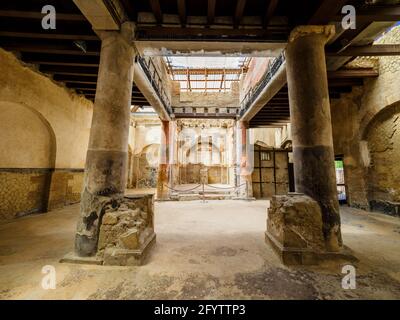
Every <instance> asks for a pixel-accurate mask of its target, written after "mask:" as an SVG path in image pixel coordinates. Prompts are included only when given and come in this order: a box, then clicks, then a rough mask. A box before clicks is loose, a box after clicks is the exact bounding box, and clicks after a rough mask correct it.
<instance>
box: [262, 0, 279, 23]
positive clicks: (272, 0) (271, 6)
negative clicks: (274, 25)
mask: <svg viewBox="0 0 400 320" xmlns="http://www.w3.org/2000/svg"><path fill="white" fill-rule="evenodd" d="M278 4H279V0H269V2H268V4H267V8H266V10H265V14H264V16H263V17H262V24H263V28H264V29H266V28H267V27H268V24H269V23H270V21H271V19H272V17H273V15H274V13H275V10H276V8H277V6H278Z"/></svg>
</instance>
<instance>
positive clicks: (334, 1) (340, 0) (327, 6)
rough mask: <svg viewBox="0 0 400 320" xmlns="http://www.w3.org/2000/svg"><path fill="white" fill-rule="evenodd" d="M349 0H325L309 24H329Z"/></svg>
mask: <svg viewBox="0 0 400 320" xmlns="http://www.w3.org/2000/svg"><path fill="white" fill-rule="evenodd" d="M347 2H349V0H323V1H322V3H321V5H320V6H319V7H318V9H317V10H316V11H315V13H314V14H313V16H312V17H311V19H310V20H309V22H308V23H309V24H327V23H329V22H331V21H333V20H334V17H335V16H336V14H337V13H338V12H339V11H340V9H341V8H342V7H343V6H344V5H345V4H346V3H347Z"/></svg>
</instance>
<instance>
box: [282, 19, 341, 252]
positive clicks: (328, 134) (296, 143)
mask: <svg viewBox="0 0 400 320" xmlns="http://www.w3.org/2000/svg"><path fill="white" fill-rule="evenodd" d="M305 28H307V27H305ZM305 28H304V30H300V32H299V33H298V34H297V36H296V34H295V36H294V37H291V40H290V42H289V44H288V46H287V49H286V66H287V67H286V68H287V79H288V89H289V100H290V115H291V123H292V138H293V159H294V171H295V182H296V191H297V192H299V193H304V194H306V195H308V196H310V197H312V198H313V199H314V200H316V201H318V203H319V204H320V207H321V210H322V220H323V233H324V237H325V241H326V246H327V249H328V250H330V251H337V250H339V248H340V246H341V245H342V239H341V232H340V215H339V203H338V200H337V191H336V176H335V167H334V151H333V140H332V124H331V114H330V102H329V92H328V79H327V70H326V62H325V52H324V46H325V44H326V42H327V40H328V33H329V32H328V31H329V30H330V29H328V27H323V26H320V27H317V26H314V27H309V28H313V29H312V30H310V29H307V30H305ZM308 30H310V32H308ZM292 34H293V33H292Z"/></svg>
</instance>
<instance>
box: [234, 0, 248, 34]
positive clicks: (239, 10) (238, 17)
mask: <svg viewBox="0 0 400 320" xmlns="http://www.w3.org/2000/svg"><path fill="white" fill-rule="evenodd" d="M245 6H246V0H237V2H236V9H235V15H234V17H233V27H234V28H238V27H239V25H240V22H241V21H242V18H243V13H244V8H245Z"/></svg>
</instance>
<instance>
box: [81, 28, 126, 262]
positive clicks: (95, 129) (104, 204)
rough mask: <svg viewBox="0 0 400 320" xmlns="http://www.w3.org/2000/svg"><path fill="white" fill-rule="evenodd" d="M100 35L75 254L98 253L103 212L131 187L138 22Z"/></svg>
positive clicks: (91, 254)
mask: <svg viewBox="0 0 400 320" xmlns="http://www.w3.org/2000/svg"><path fill="white" fill-rule="evenodd" d="M99 34H100V37H101V40H102V46H101V54H100V66H99V74H98V80H97V89H96V98H95V103H94V109H93V119H92V127H91V129H90V139H89V147H88V151H87V156H86V167H85V178H84V187H83V192H82V199H81V215H80V218H79V221H78V226H77V232H76V238H75V253H76V254H77V255H78V256H81V257H85V256H93V255H95V254H96V250H97V244H98V236H99V228H100V224H101V219H102V215H103V214H104V211H105V210H106V208H108V207H116V206H117V205H118V201H119V200H120V199H122V198H123V196H124V191H125V186H126V169H127V152H128V135H129V121H130V107H131V98H132V79H133V62H134V50H133V48H132V46H131V45H130V42H131V40H132V39H133V25H132V24H130V23H125V24H124V25H123V26H122V27H121V30H120V31H104V32H99Z"/></svg>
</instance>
